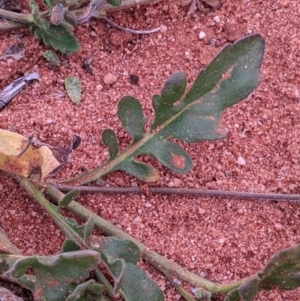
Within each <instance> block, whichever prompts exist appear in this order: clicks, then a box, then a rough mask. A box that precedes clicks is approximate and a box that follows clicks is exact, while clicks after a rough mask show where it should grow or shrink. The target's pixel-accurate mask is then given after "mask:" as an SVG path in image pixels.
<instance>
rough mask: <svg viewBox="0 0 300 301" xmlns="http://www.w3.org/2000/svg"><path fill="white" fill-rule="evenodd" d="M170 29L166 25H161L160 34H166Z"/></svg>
mask: <svg viewBox="0 0 300 301" xmlns="http://www.w3.org/2000/svg"><path fill="white" fill-rule="evenodd" d="M167 29H168V27H167V26H166V25H160V32H166V31H167Z"/></svg>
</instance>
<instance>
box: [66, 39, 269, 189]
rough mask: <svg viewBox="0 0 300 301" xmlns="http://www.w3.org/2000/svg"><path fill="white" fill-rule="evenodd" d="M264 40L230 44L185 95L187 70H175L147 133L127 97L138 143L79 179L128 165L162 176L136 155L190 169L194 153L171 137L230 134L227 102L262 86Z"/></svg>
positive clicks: (129, 126) (124, 105) (122, 110)
mask: <svg viewBox="0 0 300 301" xmlns="http://www.w3.org/2000/svg"><path fill="white" fill-rule="evenodd" d="M264 45H265V43H264V40H263V38H262V37H261V36H260V35H258V34H254V35H251V36H248V37H245V38H243V39H241V40H239V41H237V42H236V43H234V44H230V45H227V46H226V47H224V49H223V50H222V51H221V52H220V53H219V54H218V55H217V56H216V57H215V58H214V59H213V60H212V62H211V63H210V64H209V65H208V66H207V67H206V68H205V69H204V70H202V71H201V72H200V73H199V75H198V77H197V79H196V81H195V83H194V84H193V85H192V87H191V89H190V90H189V91H188V92H187V93H186V94H185V95H184V96H183V97H181V96H182V95H183V94H184V90H185V86H186V78H185V75H184V74H183V73H182V72H178V73H175V74H173V75H172V76H171V77H170V78H169V79H168V80H167V82H166V83H165V85H164V87H163V89H162V91H161V94H160V95H156V96H154V97H153V106H154V111H155V113H156V116H155V118H154V121H153V123H152V125H151V129H150V131H149V132H147V133H146V132H145V130H144V127H145V120H144V117H143V113H142V111H141V105H140V104H138V101H137V100H136V99H135V98H133V97H131V96H127V97H125V98H123V99H122V100H121V101H120V104H119V107H118V116H119V118H120V120H121V122H122V125H123V127H124V128H125V130H126V131H127V132H128V133H129V134H130V135H131V136H132V137H133V139H132V143H131V144H130V146H129V147H128V148H127V149H125V150H124V151H123V152H122V153H120V154H119V155H118V156H116V157H111V158H110V160H108V162H106V163H105V164H104V165H103V166H101V167H99V168H98V169H97V170H94V171H92V172H90V173H86V174H85V175H82V176H81V177H77V178H76V179H74V183H81V184H83V183H88V182H91V181H94V180H97V179H99V177H101V176H103V175H105V174H107V173H109V172H111V171H114V170H124V171H126V172H128V173H130V174H132V175H134V176H135V177H137V178H139V179H142V180H145V181H156V180H157V179H158V172H157V171H156V170H155V169H154V168H153V167H152V166H150V165H148V164H144V163H140V162H138V161H137V159H136V158H137V157H138V156H141V155H145V154H146V155H150V156H153V157H154V158H156V159H158V160H159V161H160V163H162V164H163V165H164V166H166V167H168V168H170V169H171V170H174V171H176V172H180V173H184V172H188V171H189V170H190V169H191V168H192V161H191V159H190V157H189V155H188V154H187V153H186V152H185V151H184V150H183V149H182V148H181V147H180V146H178V145H177V144H176V143H175V142H171V141H170V139H171V138H175V139H179V140H181V141H183V142H197V141H199V140H216V139H220V138H224V137H225V136H226V132H225V130H224V129H223V128H222V127H221V126H220V118H221V116H222V114H223V113H224V110H225V109H226V108H228V107H230V106H232V105H234V104H236V103H238V102H239V101H241V100H242V99H244V98H245V97H246V96H247V95H249V94H250V93H251V92H252V91H253V90H254V89H255V88H256V87H257V85H258V82H259V73H260V70H259V69H260V66H261V63H262V60H263V55H264ZM161 112H162V113H161ZM115 140H116V139H115ZM114 143H115V141H114ZM109 147H111V146H109ZM114 149H116V147H114ZM110 151H111V152H112V147H111V150H110ZM114 154H115V153H114ZM69 182H71V183H72V181H69Z"/></svg>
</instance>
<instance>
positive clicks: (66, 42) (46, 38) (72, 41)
mask: <svg viewBox="0 0 300 301" xmlns="http://www.w3.org/2000/svg"><path fill="white" fill-rule="evenodd" d="M31 31H32V32H33V33H34V35H35V37H36V38H37V39H42V40H43V42H44V44H45V45H46V46H51V47H52V48H53V49H55V50H59V51H60V52H61V53H63V54H69V53H72V52H76V51H78V50H79V49H80V44H79V42H78V40H77V38H76V37H75V36H74V35H73V33H71V32H70V31H69V30H68V29H67V28H66V27H65V26H64V24H59V25H52V24H50V26H49V28H48V29H47V30H43V29H41V28H39V27H35V26H33V27H31Z"/></svg>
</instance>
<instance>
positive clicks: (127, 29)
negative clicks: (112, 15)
mask: <svg viewBox="0 0 300 301" xmlns="http://www.w3.org/2000/svg"><path fill="white" fill-rule="evenodd" d="M102 18H103V19H104V20H105V21H106V22H107V23H108V24H110V25H111V26H113V27H116V28H118V29H120V30H122V31H126V32H130V33H135V34H150V33H154V32H158V31H160V27H156V28H153V29H149V30H135V29H130V28H127V27H123V26H120V25H118V24H116V23H115V22H113V21H112V20H110V19H108V18H107V17H106V16H103V17H102Z"/></svg>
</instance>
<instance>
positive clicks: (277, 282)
mask: <svg viewBox="0 0 300 301" xmlns="http://www.w3.org/2000/svg"><path fill="white" fill-rule="evenodd" d="M257 276H258V278H259V279H260V280H261V283H260V288H262V289H267V290H269V289H274V287H277V288H278V289H280V290H293V289H295V288H297V287H300V244H297V245H295V246H292V247H290V248H287V249H285V250H282V251H279V252H278V253H276V254H275V255H274V256H273V257H272V258H271V259H270V260H269V262H268V263H267V265H266V267H265V268H264V269H263V270H262V271H261V272H260V273H258V274H257Z"/></svg>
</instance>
